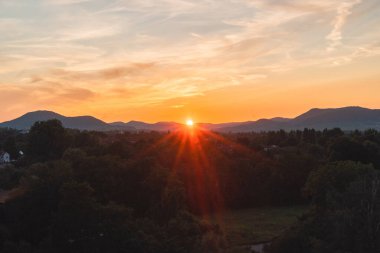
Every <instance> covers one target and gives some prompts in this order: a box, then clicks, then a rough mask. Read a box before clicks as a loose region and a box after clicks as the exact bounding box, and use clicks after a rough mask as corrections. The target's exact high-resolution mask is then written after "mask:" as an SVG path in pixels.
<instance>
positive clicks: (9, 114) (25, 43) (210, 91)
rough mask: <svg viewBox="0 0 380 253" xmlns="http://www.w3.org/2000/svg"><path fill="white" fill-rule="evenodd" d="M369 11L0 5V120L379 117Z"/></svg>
mask: <svg viewBox="0 0 380 253" xmlns="http://www.w3.org/2000/svg"><path fill="white" fill-rule="evenodd" d="M379 24H380V1H379V0H318V1H317V0H0V107H1V114H0V121H5V120H9V119H13V118H15V117H18V116H20V115H22V114H24V113H26V112H28V111H34V110H52V111H55V112H58V113H61V114H64V115H67V116H78V115H92V116H95V117H98V118H100V119H102V120H105V121H107V122H112V121H129V120H142V121H146V122H157V121H177V122H184V121H185V120H186V119H187V118H193V119H194V121H196V122H211V123H212V122H214V123H217V122H227V121H247V120H256V119H259V118H271V117H276V116H282V117H294V116H297V115H298V114H301V113H303V112H305V111H307V110H309V109H311V108H316V107H318V108H334V107H343V106H353V105H355V106H363V107H368V108H380V99H379V94H380V29H379Z"/></svg>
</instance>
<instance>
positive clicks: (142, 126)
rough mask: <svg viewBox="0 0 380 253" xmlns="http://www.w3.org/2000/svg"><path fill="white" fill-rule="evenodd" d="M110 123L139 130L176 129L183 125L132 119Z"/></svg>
mask: <svg viewBox="0 0 380 253" xmlns="http://www.w3.org/2000/svg"><path fill="white" fill-rule="evenodd" d="M110 125H112V126H119V127H121V126H123V127H129V128H134V129H136V130H139V131H174V130H177V129H178V128H180V127H182V126H183V124H179V123H176V122H157V123H153V124H150V123H145V122H141V121H130V122H127V123H124V122H113V123H110Z"/></svg>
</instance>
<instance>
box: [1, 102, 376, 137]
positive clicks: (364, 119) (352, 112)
mask: <svg viewBox="0 0 380 253" xmlns="http://www.w3.org/2000/svg"><path fill="white" fill-rule="evenodd" d="M49 119H58V120H60V121H61V122H62V124H63V126H64V127H66V128H73V129H80V130H94V131H113V130H124V131H175V130H177V129H178V128H181V127H182V126H183V124H179V123H176V122H157V123H154V124H150V123H145V122H141V121H130V122H127V123H125V122H121V121H118V122H113V123H106V122H104V121H101V120H99V119H97V118H94V117H92V116H78V117H66V116H63V115H60V114H58V113H55V112H51V111H36V112H29V113H27V114H25V115H23V116H21V117H19V118H17V119H14V120H11V121H7V122H3V123H0V127H8V128H15V129H19V130H28V129H29V128H30V127H31V126H32V125H33V124H34V122H36V121H45V120H49ZM197 125H198V126H199V127H200V128H203V129H207V130H211V131H217V132H260V131H273V130H280V129H283V130H286V131H289V130H297V129H304V128H314V129H319V130H322V129H325V128H335V127H339V128H341V129H343V130H355V129H358V130H364V129H369V128H373V129H378V130H380V110H379V109H367V108H362V107H354V106H351V107H343V108H330V109H318V108H314V109H311V110H309V111H308V112H306V113H303V114H301V115H299V116H298V117H295V118H293V119H288V118H280V117H277V118H272V119H259V120H257V121H247V122H228V123H221V124H211V123H199V124H197Z"/></svg>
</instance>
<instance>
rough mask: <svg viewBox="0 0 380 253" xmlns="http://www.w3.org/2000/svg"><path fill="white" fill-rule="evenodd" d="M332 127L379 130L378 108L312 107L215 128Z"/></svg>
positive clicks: (379, 112) (226, 129)
mask: <svg viewBox="0 0 380 253" xmlns="http://www.w3.org/2000/svg"><path fill="white" fill-rule="evenodd" d="M334 127H339V128H341V129H343V130H355V129H358V130H364V129H369V128H373V129H378V130H380V110H379V109H367V108H362V107H354V106H351V107H343V108H331V109H318V108H314V109H311V110H309V111H308V112H306V113H304V114H301V115H299V116H298V117H296V118H294V119H284V118H273V119H260V120H257V121H250V122H245V123H242V124H240V125H237V126H233V127H225V128H218V129H216V130H217V131H221V132H250V131H255V132H259V131H272V130H280V129H283V130H297V129H304V128H314V129H319V130H322V129H325V128H334Z"/></svg>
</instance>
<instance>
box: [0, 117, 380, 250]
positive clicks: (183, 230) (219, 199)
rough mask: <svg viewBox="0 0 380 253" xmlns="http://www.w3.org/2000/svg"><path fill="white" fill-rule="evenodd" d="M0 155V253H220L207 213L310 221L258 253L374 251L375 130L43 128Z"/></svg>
mask: <svg viewBox="0 0 380 253" xmlns="http://www.w3.org/2000/svg"><path fill="white" fill-rule="evenodd" d="M0 145H1V147H2V149H4V151H6V152H8V153H9V154H10V155H11V157H12V159H13V160H14V162H13V165H5V166H3V165H1V166H3V168H1V169H0V189H2V192H0V202H1V204H0V205H1V206H0V249H1V252H33V253H34V252H222V251H223V250H224V249H225V248H226V247H227V245H226V242H225V240H224V234H223V230H222V229H221V227H219V226H217V225H214V224H215V223H214V222H208V221H207V217H208V216H209V215H210V214H212V213H215V212H219V211H221V210H224V209H241V208H247V207H258V206H278V205H298V204H310V205H311V208H310V211H309V212H308V214H307V215H305V216H304V217H302V218H301V219H300V220H299V222H298V223H297V224H296V225H295V226H294V227H293V228H291V229H290V230H289V231H286V233H285V234H284V235H283V236H282V237H280V238H278V239H277V240H276V241H275V242H274V243H273V244H272V245H271V246H270V247H269V248H268V249H267V250H268V251H269V252H305V253H306V252H308V253H309V252H321V253H322V252H379V250H380V245H379V227H380V210H379V207H380V206H379V203H380V196H379V194H378V190H379V187H380V178H379V173H378V169H379V168H380V153H379V152H380V148H379V145H380V134H379V133H378V132H377V131H374V130H368V131H365V132H358V131H356V132H352V133H343V132H342V131H341V130H339V129H332V130H324V131H314V130H310V129H305V130H304V131H292V132H284V131H276V132H268V133H246V134H226V135H220V134H215V133H212V132H210V131H207V130H203V129H200V128H199V129H197V128H194V129H182V130H179V131H175V132H169V133H157V132H150V133H119V132H113V133H112V132H110V133H100V132H80V131H75V130H67V129H64V128H63V127H62V125H61V123H60V122H59V121H57V120H49V121H46V122H37V123H36V124H34V126H33V127H32V128H31V130H30V132H29V133H28V134H22V133H19V132H17V131H13V130H7V129H4V130H1V131H0ZM20 150H22V151H23V152H21V153H20V152H19V151H20ZM22 154H24V155H22ZM222 222H223V221H220V222H219V223H222Z"/></svg>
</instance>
